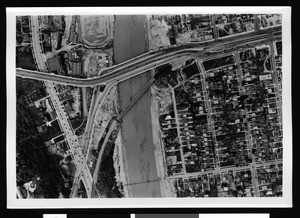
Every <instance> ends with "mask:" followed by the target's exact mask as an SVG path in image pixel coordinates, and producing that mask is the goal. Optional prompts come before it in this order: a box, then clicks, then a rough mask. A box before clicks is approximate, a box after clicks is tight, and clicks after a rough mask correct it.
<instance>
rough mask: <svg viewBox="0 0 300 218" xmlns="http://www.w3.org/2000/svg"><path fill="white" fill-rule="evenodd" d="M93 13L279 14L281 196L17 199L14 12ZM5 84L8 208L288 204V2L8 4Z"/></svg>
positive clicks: (268, 205)
mask: <svg viewBox="0 0 300 218" xmlns="http://www.w3.org/2000/svg"><path fill="white" fill-rule="evenodd" d="M74 13H76V14H78V15H95V14H113V15H116V14H130V15H132V14H182V13H189V14H201V13H207V14H213V13H214V14H218V13H255V14H258V13H280V14H282V41H283V59H282V68H283V69H282V72H283V74H282V76H283V79H282V81H283V84H282V87H283V88H282V90H283V92H282V99H283V105H282V107H283V108H282V110H283V150H284V152H283V197H278V198H277V197H274V198H270V197H259V198H256V197H251V198H184V199H182V198H122V199H109V198H105V199H104V198H102V199H98V198H97V199H17V197H16V88H15V87H16V76H15V63H16V62H15V58H16V53H15V52H16V49H15V39H16V16H19V15H43V14H45V15H49V14H51V15H71V14H74ZM6 16H7V41H6V87H7V144H6V148H7V153H6V158H7V207H8V208H175V207H176V208H203V207H205V208H210V207H235V208H240V207H255V208H261V207H270V208H274V207H292V107H291V101H292V100H291V96H292V95H291V87H292V86H291V73H292V72H291V7H261V6H260V7H232V6H230V7H134V8H130V7H126V8H125V7H124V8H122V7H104V8H99V7H82V8H75V7H71V8H66V7H52V8H6Z"/></svg>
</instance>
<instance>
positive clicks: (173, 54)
mask: <svg viewBox="0 0 300 218" xmlns="http://www.w3.org/2000/svg"><path fill="white" fill-rule="evenodd" d="M276 30H277V31H279V30H280V28H279V27H274V28H270V29H266V30H261V31H259V32H249V33H246V34H242V35H239V36H231V37H227V38H225V39H218V40H215V41H210V42H206V43H195V44H188V45H183V46H178V47H174V48H168V49H164V50H158V51H153V52H148V53H146V54H144V55H140V56H138V57H137V58H133V59H132V60H129V61H126V62H124V63H122V64H119V65H116V66H114V67H111V68H108V69H106V70H104V71H103V72H102V73H101V74H102V75H100V76H98V77H94V78H88V79H80V78H73V77H66V76H61V75H55V74H50V75H49V74H48V73H42V72H36V71H30V70H24V69H21V68H17V69H16V75H17V76H19V77H23V78H31V79H37V80H43V81H52V82H55V83H61V84H65V85H73V86H78V87H93V86H96V85H99V84H103V83H105V82H108V81H111V80H113V79H115V78H116V77H118V76H121V75H124V74H125V75H127V76H128V77H131V76H135V75H137V74H138V73H137V72H136V71H135V70H137V69H138V72H139V73H141V72H142V71H145V70H147V69H149V68H154V67H157V66H159V65H162V64H165V63H167V62H170V61H172V60H173V61H174V60H176V59H177V58H182V57H184V56H187V55H193V54H194V55H195V53H196V55H197V56H199V55H204V54H209V53H211V52H214V51H215V50H218V49H220V48H221V49H224V48H227V49H230V48H232V47H236V46H238V45H247V43H248V42H249V41H262V40H265V39H267V38H268V35H269V34H270V33H273V32H275V31H276ZM132 71H135V72H136V74H133V75H132Z"/></svg>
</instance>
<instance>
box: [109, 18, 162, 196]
mask: <svg viewBox="0 0 300 218" xmlns="http://www.w3.org/2000/svg"><path fill="white" fill-rule="evenodd" d="M145 19H146V17H145V16H142V15H138V16H137V15H133V16H131V15H130V16H129V15H127V16H126V15H120V16H115V39H114V61H115V63H116V64H118V63H120V62H123V61H126V60H128V59H131V58H133V57H135V56H138V55H140V54H143V53H145V52H147V51H148V48H147V41H146V40H145V28H144V23H145ZM150 79H151V75H150V73H144V74H141V75H138V76H136V77H133V78H131V79H128V80H126V81H123V82H121V83H120V84H119V94H120V102H121V108H124V107H125V106H126V105H127V104H128V103H129V101H130V99H131V98H132V97H134V96H135V95H136V93H137V92H138V91H139V90H140V89H141V88H142V87H143V86H144V85H145V84H146V83H147V82H148V81H149V80H150ZM150 104H151V92H150V90H148V91H147V92H146V93H145V94H144V95H143V96H142V97H141V98H140V100H139V101H138V102H137V103H136V104H135V105H134V106H133V107H132V108H131V110H129V111H128V112H127V114H126V115H125V116H124V117H123V120H122V124H121V129H122V135H123V138H124V140H125V149H126V155H127V157H126V159H127V166H128V172H127V173H128V178H129V180H130V184H131V185H130V189H131V195H132V196H131V197H161V191H160V183H159V182H158V181H157V170H156V163H155V156H154V146H153V137H152V124H151V110H150Z"/></svg>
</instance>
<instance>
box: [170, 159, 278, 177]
mask: <svg viewBox="0 0 300 218" xmlns="http://www.w3.org/2000/svg"><path fill="white" fill-rule="evenodd" d="M272 164H275V165H278V164H282V160H275V161H269V162H265V163H256V165H255V170H256V169H257V168H260V167H267V166H270V165H272ZM251 168H252V166H251V165H249V166H241V167H235V166H234V167H227V168H220V169H215V170H209V171H205V172H196V173H186V174H182V175H174V176H169V179H180V178H190V177H197V176H202V175H207V174H219V173H225V172H228V171H229V170H232V171H243V170H251Z"/></svg>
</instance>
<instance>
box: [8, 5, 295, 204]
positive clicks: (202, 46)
mask: <svg viewBox="0 0 300 218" xmlns="http://www.w3.org/2000/svg"><path fill="white" fill-rule="evenodd" d="M167 9H168V8H167ZM167 9H166V8H159V7H158V8H152V10H151V9H149V10H148V9H145V10H139V8H136V9H131V10H128V9H127V10H125V9H122V8H115V9H114V8H112V9H108V8H82V9H81V8H78V10H77V9H74V8H69V9H68V8H41V9H40V10H38V9H37V8H34V9H33V8H27V10H26V8H25V9H24V8H23V9H21V10H18V9H17V8H7V11H6V12H7V19H8V21H7V22H8V23H7V28H8V31H7V55H8V56H7V72H6V74H7V84H8V85H7V86H8V90H7V93H8V94H7V95H8V97H7V98H8V99H7V100H8V106H7V112H8V124H7V130H8V131H7V135H8V141H7V145H6V146H7V155H8V156H9V157H10V158H7V167H8V175H7V177H8V186H9V187H8V190H7V196H8V202H9V203H8V204H9V205H11V206H12V207H31V206H32V207H48V206H51V204H52V203H53V204H54V205H56V206H57V207H89V206H92V207H120V206H121V207H123V206H124V207H128V206H130V207H141V206H145V207H149V206H150V207H151V205H155V206H158V207H160V206H163V207H173V206H176V207H181V206H182V207H202V206H203V205H205V206H206V207H210V206H211V205H213V206H215V207H218V206H230V205H235V207H239V206H240V205H239V204H241V206H244V207H245V206H246V207H247V206H253V205H257V207H260V205H264V206H265V205H266V204H269V206H271V207H272V205H274V206H287V205H291V198H292V196H291V193H292V190H291V189H292V186H291V182H292V181H291V179H292V164H291V161H292V160H291V159H292V153H291V151H292V141H291V138H292V137H291V134H292V124H291V90H290V86H291V85H290V84H291V81H290V80H291V66H290V62H291V60H290V59H291V54H290V53H291V41H290V40H291V32H290V31H291V24H290V22H291V17H290V15H291V14H290V13H291V12H290V8H288V7H266V8H264V7H242V8H240V7H236V8H235V7H230V8H226V7H211V8H209V9H208V8H206V7H202V8H201V7H192V8H189V7H188V8H186V9H185V8H184V7H183V8H173V9H172V8H169V9H168V10H167ZM135 10H136V11H135ZM97 11H98V12H97ZM53 199H56V201H55V202H54V201H51V200H53ZM60 200H61V201H60ZM49 202H50V203H49ZM87 202H91V203H87ZM99 202H100V203H99ZM31 204H32V205H31ZM65 204H67V205H65Z"/></svg>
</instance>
